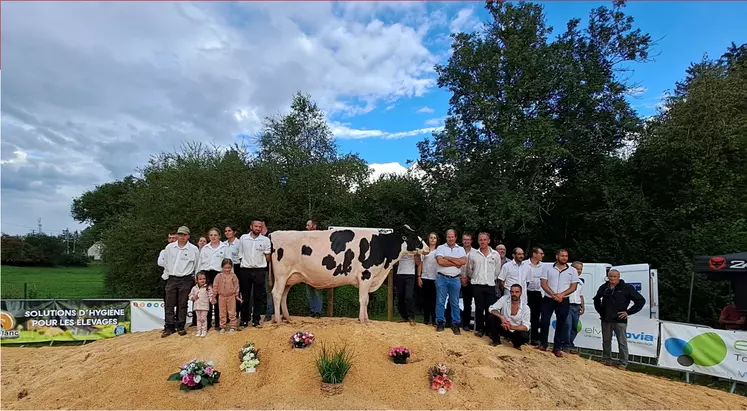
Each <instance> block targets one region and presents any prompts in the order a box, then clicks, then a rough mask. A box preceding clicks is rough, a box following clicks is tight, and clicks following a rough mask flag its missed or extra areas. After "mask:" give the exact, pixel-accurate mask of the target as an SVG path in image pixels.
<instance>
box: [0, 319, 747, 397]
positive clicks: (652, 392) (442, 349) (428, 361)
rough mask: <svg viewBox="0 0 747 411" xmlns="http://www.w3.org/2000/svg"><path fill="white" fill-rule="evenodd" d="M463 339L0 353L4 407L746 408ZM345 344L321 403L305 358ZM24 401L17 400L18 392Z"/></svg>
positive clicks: (124, 345)
mask: <svg viewBox="0 0 747 411" xmlns="http://www.w3.org/2000/svg"><path fill="white" fill-rule="evenodd" d="M299 330H308V331H311V332H313V333H315V334H316V337H317V340H316V341H315V343H314V345H313V346H312V347H311V348H310V349H307V350H293V349H292V348H291V347H290V344H289V343H288V338H289V337H290V335H291V334H292V333H293V332H294V331H299ZM487 341H488V340H487V339H479V338H477V337H475V336H474V335H472V334H471V333H469V334H467V333H465V334H463V335H461V336H455V335H453V334H452V333H451V331H448V330H447V331H446V332H443V333H438V334H437V333H436V332H435V331H434V330H433V328H432V327H428V326H425V325H421V324H419V325H418V326H416V327H411V326H410V325H408V324H397V323H387V322H374V323H372V324H369V325H367V326H363V325H360V324H358V323H357V321H355V320H352V319H341V318H332V319H320V320H312V319H304V318H296V319H294V323H293V324H292V325H288V324H284V325H265V327H264V328H262V329H248V330H244V331H242V332H238V333H236V334H234V335H230V336H229V335H227V334H226V335H219V334H217V333H213V332H211V333H210V335H209V336H208V337H206V338H196V337H193V336H192V335H191V334H190V335H188V336H185V337H179V336H177V335H173V336H171V337H169V338H165V339H162V338H160V333H159V332H157V331H153V332H147V333H138V334H133V335H127V336H122V337H117V338H113V339H110V340H105V341H99V342H96V343H93V344H90V345H86V346H77V347H44V348H12V347H7V346H6V347H3V348H2V397H1V399H2V408H4V409H21V408H23V409H60V408H66V409H505V408H513V409H538V408H540V409H542V408H544V409H548V408H563V409H569V408H576V409H652V408H654V409H747V398H744V397H741V396H737V395H732V394H728V393H726V392H721V391H718V390H713V389H709V388H705V387H700V386H693V385H687V384H684V383H678V382H672V381H669V380H666V379H662V378H656V377H650V376H647V375H644V374H640V373H632V372H625V371H620V370H616V369H613V368H611V367H605V366H603V365H601V364H598V363H596V362H592V361H589V360H586V359H583V358H579V357H565V358H562V359H557V358H555V357H554V356H552V355H551V354H548V353H543V352H539V351H537V350H534V349H531V348H529V347H524V348H523V350H522V351H517V350H515V349H513V348H512V347H510V346H509V345H508V344H506V346H501V347H490V346H489V345H488V344H487ZM247 342H254V343H255V345H256V346H257V348H259V349H260V353H261V359H262V363H261V365H260V367H259V368H258V372H257V373H256V374H243V373H242V372H240V371H239V367H238V366H239V361H238V350H239V348H240V347H241V346H242V345H243V344H245V343H247ZM322 342H327V343H338V344H339V343H347V344H348V346H349V347H350V348H352V349H353V350H354V353H355V363H354V365H353V368H352V370H351V372H350V374H349V375H348V377H347V379H346V380H345V387H344V393H343V394H342V395H339V396H335V397H325V396H323V395H322V394H321V392H320V388H319V386H320V380H319V377H318V375H317V373H316V369H315V367H314V359H315V356H316V354H317V352H318V351H319V349H320V346H321V343H322ZM398 345H404V346H407V347H409V348H410V349H412V351H413V357H411V363H410V364H408V365H405V366H401V367H398V366H395V365H393V364H392V363H390V362H389V360H388V358H387V356H386V353H387V350H388V348H390V347H393V346H398ZM194 358H200V359H205V360H213V361H214V362H215V365H216V368H217V369H218V370H219V371H221V373H222V375H221V382H220V384H218V385H215V386H212V387H208V388H206V389H204V390H201V391H192V392H188V393H185V392H181V391H179V389H178V385H179V384H178V383H176V382H168V381H166V378H167V376H168V375H169V374H171V373H173V372H176V371H178V367H179V366H180V365H181V364H182V363H184V362H185V361H188V360H191V359H194ZM437 362H443V363H445V364H447V365H449V366H450V367H451V368H452V369H453V370H454V371H455V377H454V380H455V384H454V387H453V389H452V391H451V392H449V393H448V394H445V395H440V394H437V393H435V392H433V391H431V390H430V388H429V386H428V380H427V375H426V373H427V371H426V370H427V369H428V367H429V366H431V365H433V364H435V363H437ZM24 391H25V392H26V393H27V396H25V397H24V398H22V399H19V396H20V395H19V393H21V392H24Z"/></svg>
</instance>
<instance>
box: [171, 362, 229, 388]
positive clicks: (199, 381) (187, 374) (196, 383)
mask: <svg viewBox="0 0 747 411" xmlns="http://www.w3.org/2000/svg"><path fill="white" fill-rule="evenodd" d="M219 379H220V371H217V370H216V369H215V368H213V362H212V361H207V362H206V361H202V360H192V361H190V362H188V363H184V364H183V365H182V369H181V371H179V372H177V373H174V374H171V375H170V376H169V378H168V381H179V382H181V384H180V385H179V389H180V390H182V391H189V390H200V389H202V388H205V387H207V386H208V385H213V384H217V383H218V380H219Z"/></svg>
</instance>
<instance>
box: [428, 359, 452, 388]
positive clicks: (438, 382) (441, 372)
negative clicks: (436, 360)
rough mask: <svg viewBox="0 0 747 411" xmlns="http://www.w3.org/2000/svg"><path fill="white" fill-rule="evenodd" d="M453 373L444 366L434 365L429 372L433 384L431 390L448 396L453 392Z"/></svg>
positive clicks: (429, 378)
mask: <svg viewBox="0 0 747 411" xmlns="http://www.w3.org/2000/svg"><path fill="white" fill-rule="evenodd" d="M449 373H451V371H450V370H449V368H448V367H447V366H445V365H443V364H438V365H434V366H433V367H431V368H430V369H429V370H428V380H429V381H430V382H431V389H432V390H435V391H438V393H439V394H446V393H447V392H448V391H449V390H451V378H449Z"/></svg>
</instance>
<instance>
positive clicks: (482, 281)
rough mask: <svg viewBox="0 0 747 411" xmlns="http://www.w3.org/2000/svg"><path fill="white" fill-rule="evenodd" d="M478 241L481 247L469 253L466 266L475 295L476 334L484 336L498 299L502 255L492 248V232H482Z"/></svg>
mask: <svg viewBox="0 0 747 411" xmlns="http://www.w3.org/2000/svg"><path fill="white" fill-rule="evenodd" d="M477 243H478V244H479V245H480V248H479V249H478V250H474V251H472V252H471V253H469V254H468V255H467V266H466V267H467V276H469V278H470V282H471V283H472V293H473V295H474V296H475V335H477V336H478V337H483V336H484V335H485V333H486V332H487V325H486V324H485V321H486V318H487V316H489V315H490V311H489V308H490V306H491V305H492V304H493V303H495V301H496V300H497V299H498V297H497V296H496V295H495V281H496V279H497V278H498V275H499V274H500V271H501V256H500V254H498V252H497V251H495V250H493V249H492V248H490V234H488V233H480V234H479V235H478V236H477ZM465 304H466V302H465Z"/></svg>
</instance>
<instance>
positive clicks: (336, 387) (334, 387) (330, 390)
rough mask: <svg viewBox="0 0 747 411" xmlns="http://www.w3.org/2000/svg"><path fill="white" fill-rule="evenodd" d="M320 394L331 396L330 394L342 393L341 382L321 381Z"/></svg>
mask: <svg viewBox="0 0 747 411" xmlns="http://www.w3.org/2000/svg"><path fill="white" fill-rule="evenodd" d="M322 394H324V395H325V396H328V397H330V396H332V395H340V394H342V383H340V384H327V383H326V382H323V383H322Z"/></svg>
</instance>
